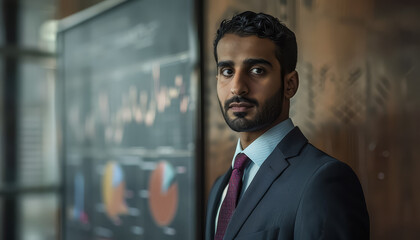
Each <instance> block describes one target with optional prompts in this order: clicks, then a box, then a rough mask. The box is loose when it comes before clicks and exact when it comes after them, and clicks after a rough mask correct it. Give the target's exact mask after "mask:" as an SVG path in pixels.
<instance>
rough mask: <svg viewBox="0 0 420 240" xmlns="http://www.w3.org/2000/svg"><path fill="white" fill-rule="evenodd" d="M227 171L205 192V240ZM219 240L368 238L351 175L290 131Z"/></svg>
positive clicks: (297, 132) (362, 206)
mask: <svg viewBox="0 0 420 240" xmlns="http://www.w3.org/2000/svg"><path fill="white" fill-rule="evenodd" d="M231 171H232V169H229V171H228V172H227V173H226V174H225V175H223V176H222V177H220V178H219V179H218V180H216V182H215V184H214V185H213V188H212V190H211V192H210V196H209V199H208V206H207V217H206V233H205V239H206V240H213V238H214V232H215V228H214V222H215V217H216V213H217V209H218V207H219V204H220V198H221V196H222V193H223V190H224V188H225V187H226V185H227V184H228V182H229V177H230V174H231ZM224 239H225V240H231V239H237V240H246V239H250V240H261V239H273V240H274V239H278V240H280V239H281V240H287V239H299V240H308V239H334V240H337V239H357V240H362V239H369V216H368V212H367V209H366V203H365V199H364V196H363V191H362V188H361V185H360V182H359V180H358V178H357V176H356V175H355V174H354V172H353V170H352V169H351V168H350V167H349V166H347V165H346V164H345V163H343V162H340V161H338V160H336V159H334V158H332V157H330V156H328V155H327V154H325V153H323V152H322V151H320V150H318V149H317V148H315V147H314V146H313V145H311V144H310V143H308V140H307V139H306V138H305V136H304V135H303V134H302V132H301V131H300V130H299V128H297V127H295V128H294V129H293V130H292V131H291V132H290V133H289V134H288V135H287V136H286V137H285V138H284V139H283V140H282V141H281V142H280V143H279V144H278V145H277V147H276V148H275V149H274V151H273V152H272V153H271V155H270V156H269V157H268V158H267V159H266V160H265V162H264V163H263V165H262V166H261V167H260V169H259V171H258V172H257V174H256V175H255V177H254V179H253V181H252V182H251V184H250V185H249V187H248V189H247V190H246V192H245V193H244V195H243V196H242V198H241V199H240V201H239V203H238V205H237V208H236V210H235V212H234V214H233V216H232V219H231V221H230V223H229V225H228V227H227V230H226V234H225V237H224Z"/></svg>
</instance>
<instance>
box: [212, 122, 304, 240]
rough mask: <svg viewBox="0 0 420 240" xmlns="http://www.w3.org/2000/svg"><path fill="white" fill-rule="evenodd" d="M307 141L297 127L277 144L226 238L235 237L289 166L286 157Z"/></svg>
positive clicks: (227, 230) (246, 195)
mask: <svg viewBox="0 0 420 240" xmlns="http://www.w3.org/2000/svg"><path fill="white" fill-rule="evenodd" d="M307 141H308V140H307V139H306V138H305V137H304V136H303V134H302V132H301V131H300V130H299V128H297V127H295V128H294V129H293V130H292V131H290V133H289V134H287V136H286V137H285V138H284V139H283V140H282V141H281V142H280V143H279V144H278V145H277V147H276V148H275V149H274V151H273V152H272V153H271V154H270V156H269V157H268V158H267V159H266V160H265V161H264V163H263V165H262V166H261V167H260V169H259V170H258V173H257V174H256V175H255V177H254V179H253V180H252V183H251V185H250V186H249V187H248V189H247V190H246V192H245V194H244V195H243V197H242V199H241V200H240V201H239V204H238V206H237V207H236V211H235V213H234V214H233V216H232V219H231V220H230V223H229V225H228V227H227V229H226V234H225V237H224V239H227V240H228V239H233V238H234V237H235V236H236V235H237V233H238V232H239V230H240V228H241V227H242V225H243V224H244V222H245V221H246V219H247V218H248V216H249V215H250V214H251V212H252V211H253V210H254V209H255V207H256V206H257V205H258V203H259V202H260V200H261V199H262V198H263V196H264V195H265V193H266V192H267V191H268V190H269V188H270V186H271V184H272V183H273V182H274V181H275V180H276V179H277V178H278V176H279V175H281V174H282V173H283V171H284V170H285V169H286V168H287V167H288V166H289V162H288V161H287V160H286V159H288V158H290V157H293V156H296V155H298V154H299V152H300V151H301V149H302V148H303V146H304V145H305V144H306V143H307ZM226 184H227V183H226ZM224 186H225V185H224ZM219 199H220V196H219ZM216 211H217V209H216ZM212 219H214V218H212Z"/></svg>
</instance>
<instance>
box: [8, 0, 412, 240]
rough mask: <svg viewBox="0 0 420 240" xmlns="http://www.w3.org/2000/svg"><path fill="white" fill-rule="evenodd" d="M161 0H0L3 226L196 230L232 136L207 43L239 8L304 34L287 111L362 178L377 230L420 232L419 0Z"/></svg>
mask: <svg viewBox="0 0 420 240" xmlns="http://www.w3.org/2000/svg"><path fill="white" fill-rule="evenodd" d="M142 2H143V3H142ZM157 2H158V3H156V4H154V5H153V4H149V5H148V4H146V3H149V2H148V1H146V0H145V1H135V0H132V1H117V0H116V1H113V0H109V1H101V0H0V3H1V4H0V136H1V137H0V239H2V240H3V239H4V240H17V239H19V240H20V239H21V240H49V239H65V240H68V239H70V240H73V239H118V238H119V239H201V236H202V235H201V234H202V224H203V220H202V219H203V215H204V211H205V202H206V199H207V195H208V192H209V190H210V187H211V185H212V183H213V181H214V180H215V179H216V178H217V177H218V176H219V175H221V174H223V173H224V172H225V170H226V169H227V168H228V167H229V165H230V164H231V160H232V156H233V153H234V148H235V144H236V141H237V138H238V136H237V135H236V134H235V133H233V132H232V131H231V130H230V129H228V128H227V127H226V125H225V122H224V120H223V117H222V116H221V114H220V110H219V106H218V103H217V97H216V88H215V87H216V85H215V75H216V67H215V63H214V58H213V45H212V44H213V39H214V36H215V32H216V30H217V28H218V25H219V23H220V21H221V20H222V19H225V18H230V17H231V16H232V15H233V14H235V13H238V12H241V11H245V10H252V11H256V12H265V13H268V14H271V15H274V16H276V17H278V18H279V19H280V20H281V21H283V22H284V23H285V24H286V25H287V26H289V27H290V28H291V29H292V30H293V31H294V32H295V33H296V36H297V40H298V46H299V58H298V67H297V70H298V72H299V74H300V86H299V90H298V93H297V95H296V96H295V97H294V99H293V101H292V107H291V118H292V119H293V121H294V123H295V125H298V126H299V127H300V128H301V130H302V131H303V132H304V134H305V135H306V136H307V137H308V138H309V140H310V141H311V142H312V143H313V144H314V145H316V146H318V147H319V148H321V149H322V150H324V151H325V152H327V153H328V154H330V155H332V156H334V157H336V158H338V159H340V160H342V161H344V162H346V163H348V164H349V165H350V166H351V167H352V168H353V169H354V171H355V172H356V173H357V175H358V176H359V179H360V181H361V183H362V186H363V189H364V192H365V196H366V200H367V204H368V210H369V213H370V220H371V239H420V192H419V189H420V174H418V172H419V171H420V161H419V156H420V148H419V147H418V146H417V144H419V143H420V127H419V122H420V94H419V92H420V82H419V79H420V57H419V56H420V25H419V23H420V15H419V12H420V2H418V1H414V0H402V1H398V2H397V1H391V0H381V1H380V0H351V1H350V0H339V1H333V0H295V1H292V0H242V1H239V0H228V1H226V0H213V1H210V0H208V1H198V0H196V1H194V0H182V1H181V0H179V1H164V0H161V1H157ZM129 9H132V11H131V12H130V10H129ZM133 9H134V10H133ZM160 11H162V13H160ZM124 13H126V14H125V15H126V16H130V17H127V18H124V17H123V16H125V15H124ZM165 14H166V15H167V16H166V17H167V18H168V19H169V20H168V19H166V20H162V21H161V20H160V18H164V17H165V16H163V15H165ZM172 14H178V15H179V16H181V17H179V18H178V17H176V15H172ZM168 16H169V17H168ZM182 16H186V17H182ZM127 19H128V20H127ZM171 20H172V21H173V23H174V24H175V25H176V26H175V27H172V25H170V24H169V22H171ZM177 21H179V24H177ZM182 21H187V24H181V22H182ZM125 24H127V25H125ZM130 24H131V25H130ZM133 24H137V25H133ZM142 24H143V25H142ZM168 24H169V25H168ZM166 25H168V26H169V27H166V28H165V26H166ZM187 25H188V26H187ZM125 26H136V27H137V28H134V27H130V28H128V27H126V28H124V27H125ZM156 29H157V30H156ZM162 29H163V30H162ZM159 30H161V31H164V32H166V33H167V37H166V38H165V37H160V35H158V34H159ZM133 31H138V32H136V34H134V36H131V35H130V36H129V35H124V34H127V33H130V32H133ZM154 31H155V32H157V33H155V32H154ZM172 31H175V32H172ZM57 34H58V35H57ZM153 34H155V35H156V37H154V36H155V35H153ZM115 36H117V37H116V38H115V39H114V38H112V37H115ZM118 36H121V38H119V37H118ZM123 36H124V37H125V38H123ZM150 36H153V37H150ZM102 39H114V40H115V41H114V42H113V43H114V45H112V44H111V45H107V44H109V42H105V41H102ZM127 39H129V40H127ZM162 39H164V40H162ZM117 42H118V44H120V45H119V46H118V47H117V46H116V45H115V43H117ZM139 42H141V43H142V44H139ZM183 42H186V43H188V44H183ZM178 43H179V44H178ZM124 44H125V45H124ZM130 44H131V45H130ZM133 44H136V46H135V47H133V48H129V47H130V46H132V45H133ZM153 44H155V45H156V46H158V47H155V48H153V47H152V45H153ZM159 44H161V45H159ZM127 46H128V47H127ZM133 46H134V45H133ZM98 49H100V50H98ZM133 49H134V50H133ZM178 50H179V51H178ZM131 53H133V56H131V55H130V54H131ZM137 53H138V55H139V56H140V57H138V58H136V56H135V55H136V54H137ZM94 54H96V55H94ZM113 56H118V57H115V59H113ZM124 56H130V57H127V58H123V57H124ZM149 60H150V61H149ZM149 63H150V64H149ZM130 64H133V65H130ZM136 64H137V65H136ZM149 65H150V66H149ZM126 66H129V67H127V68H126ZM104 69H106V71H105V70H104ZM138 69H140V70H141V71H140V70H138ZM137 70H138V71H139V72H140V73H137V72H136V71H137ZM127 72H129V73H127ZM132 72H136V73H132ZM73 73H74V74H73ZM101 74H102V75H101ZM136 74H137V75H136ZM139 76H140V77H139ZM102 78H103V79H104V80H102V82H101V79H102ZM115 79H118V81H119V82H118V83H114V82H113V81H117V80H115ZM127 79H128V80H127ZM120 82H121V83H120ZM122 82H124V83H122ZM139 82H140V83H139ZM124 96H126V97H124ZM132 99H137V100H138V106H137V105H136V104H137V102H136V101H137V100H133V101H132ZM142 99H143V100H142ZM151 99H156V101H155V102H153V100H151ZM142 104H143V105H144V106H145V107H144V108H145V109H146V110H145V111H144V112H143V115H144V116H143V115H142V109H143V108H142V106H143V105H142ZM95 109H96V110H95ZM113 109H118V111H117V110H115V111H116V113H115V114H114V115H116V117H115V120H113V119H114V118H111V117H104V116H105V115H106V116H108V115H107V114H110V115H112V114H113V111H114V110H113ZM130 109H131V110H130ZM133 109H134V110H133ZM150 109H152V110H153V109H154V110H153V111H152V110H150ZM120 110H121V111H120ZM136 110H138V115H135V113H136ZM108 111H109V112H108ZM125 113H126V114H125ZM118 116H121V119H120V118H118ZM163 116H165V118H164V117H163ZM104 119H108V120H106V121H105V120H104ZM168 119H169V120H168ZM78 124H79V125H80V126H81V127H80V126H79V125H78ZM171 124H172V125H174V126H172V127H171V129H170V130H168V129H166V128H165V126H169V125H171ZM159 128H162V129H164V130H161V131H165V133H167V132H168V131H172V128H175V129H178V131H175V130H173V132H170V134H169V135H165V134H164V133H163V132H161V131H159ZM98 132H103V134H102V135H101V134H99V133H98ZM123 133H125V134H124V135H122V134H123ZM130 134H131V135H130ZM99 138H100V139H104V140H100V141H99V140H98V139H99ZM137 139H140V140H137ZM184 143H185V144H184ZM132 166H136V167H138V168H139V170H138V171H136V170H135V169H134V168H132ZM133 169H134V170H133ZM161 178H162V179H163V180H161ZM89 179H90V180H89ZM108 181H109V182H112V184H113V186H115V189H114V188H112V189H113V190H112V191H114V190H115V192H111V195H112V194H114V195H115V194H120V195H121V199H122V200H121V199H120V200H113V204H114V202H116V203H115V204H116V205H115V206H117V207H115V208H113V207H108V202H107V201H108V200H107V199H108V198H107V193H108V190H107V187H106V186H107V184H111V183H108ZM122 183H123V184H122ZM153 183H158V184H157V185H159V187H162V188H164V189H165V191H168V193H170V194H171V196H172V197H171V198H170V199H169V198H168V199H162V198H160V197H161V196H160V195H159V194H157V193H156V192H159V191H157V190H156V191H155V190H154V187H155V186H154V184H153ZM109 191H111V190H109ZM118 191H120V192H118ZM89 194H91V195H89ZM156 194H157V195H156ZM76 196H79V197H76ZM80 196H83V197H80ZM121 201H122V202H124V204H122V203H121ZM160 201H163V202H160ZM165 201H167V202H165ZM156 202H159V204H160V205H159V204H158V205H154V203H156ZM163 206H169V207H168V208H165V210H164V211H161V210H160V209H162V207H163ZM190 208H191V209H190ZM183 214H184V215H183ZM149 219H150V221H149ZM148 224H149V225H148Z"/></svg>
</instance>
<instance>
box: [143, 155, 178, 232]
mask: <svg viewBox="0 0 420 240" xmlns="http://www.w3.org/2000/svg"><path fill="white" fill-rule="evenodd" d="M175 176H176V173H175V169H174V167H173V166H172V165H171V164H170V163H168V162H166V161H161V162H159V163H158V164H157V166H156V168H155V169H154V170H153V171H152V173H151V175H150V178H149V207H150V212H151V214H152V217H153V219H154V220H155V222H156V224H157V225H159V226H161V227H164V226H168V225H169V224H170V223H171V222H172V220H173V219H174V217H175V214H176V211H177V208H178V183H177V182H176V178H175Z"/></svg>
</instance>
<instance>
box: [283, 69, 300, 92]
mask: <svg viewBox="0 0 420 240" xmlns="http://www.w3.org/2000/svg"><path fill="white" fill-rule="evenodd" d="M298 87H299V75H298V73H297V72H296V71H292V72H290V73H288V74H286V75H285V76H284V97H286V98H287V99H290V98H292V97H293V96H294V95H295V94H296V92H297V90H298Z"/></svg>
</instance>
